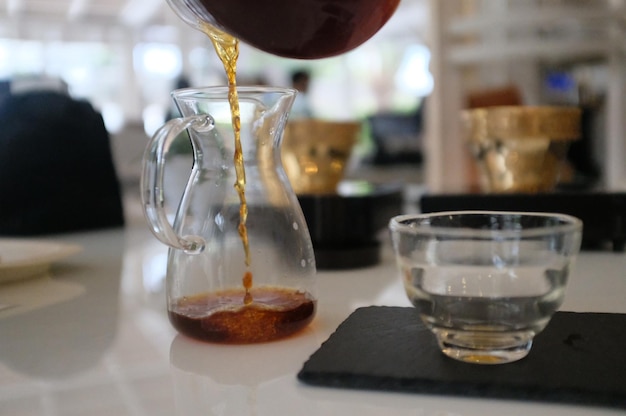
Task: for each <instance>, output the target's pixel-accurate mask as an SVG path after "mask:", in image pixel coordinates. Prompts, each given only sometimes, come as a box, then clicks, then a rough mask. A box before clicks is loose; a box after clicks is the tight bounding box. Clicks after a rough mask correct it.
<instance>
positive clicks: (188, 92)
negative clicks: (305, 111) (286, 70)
mask: <svg viewBox="0 0 626 416" xmlns="http://www.w3.org/2000/svg"><path fill="white" fill-rule="evenodd" d="M229 88H230V87H228V86H225V85H214V86H208V87H187V88H179V89H177V90H174V91H172V92H171V95H172V97H174V98H176V99H185V98H189V97H194V98H198V97H199V98H205V99H206V98H217V97H220V98H223V97H227V96H228V92H229ZM237 93H239V94H287V95H293V96H295V95H296V94H297V93H298V91H297V90H296V89H295V88H290V87H273V86H266V85H243V86H239V85H238V86H237Z"/></svg>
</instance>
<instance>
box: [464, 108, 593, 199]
mask: <svg viewBox="0 0 626 416" xmlns="http://www.w3.org/2000/svg"><path fill="white" fill-rule="evenodd" d="M580 115H581V112H580V109H579V108H576V107H557V106H555V107H549V106H536V107H533V106H503V107H485V108H477V109H472V110H465V111H463V112H462V120H463V125H464V132H465V139H466V140H467V142H468V144H469V146H470V149H471V151H472V154H473V155H474V158H475V160H476V162H477V163H478V166H479V168H480V170H481V174H482V178H481V179H482V183H481V185H482V186H483V188H484V190H485V191H486V192H491V193H505V192H527V193H537V192H549V191H552V190H554V188H555V186H556V185H557V183H558V181H559V176H560V172H561V169H562V166H563V162H564V161H565V158H566V155H567V151H568V149H569V146H570V144H571V142H572V141H573V140H577V139H578V138H579V137H580V128H581V127H580Z"/></svg>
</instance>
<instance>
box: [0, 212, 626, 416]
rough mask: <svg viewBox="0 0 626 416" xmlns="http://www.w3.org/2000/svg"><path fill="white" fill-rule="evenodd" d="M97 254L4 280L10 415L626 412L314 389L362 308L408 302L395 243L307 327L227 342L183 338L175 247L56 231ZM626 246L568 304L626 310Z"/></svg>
mask: <svg viewBox="0 0 626 416" xmlns="http://www.w3.org/2000/svg"><path fill="white" fill-rule="evenodd" d="M51 238H52V239H54V240H60V241H66V242H72V243H78V244H80V245H82V246H83V248H84V250H83V251H82V252H81V253H79V254H77V255H74V256H73V257H70V258H68V259H65V260H63V261H60V262H58V263H56V264H54V265H53V267H52V269H51V271H50V272H49V274H48V275H47V276H44V277H40V278H36V279H32V280H27V281H22V282H18V283H13V284H4V285H1V286H0V304H2V303H11V302H12V301H16V300H18V301H19V302H20V304H19V306H18V307H15V308H11V309H6V310H3V311H0V415H2V416H5V415H6V416H9V415H10V416H14V415H15V416H30V415H46V416H48V415H50V416H53V415H55V416H56V415H63V416H65V415H90V416H98V415H107V416H108V415H119V416H123V415H132V416H140V415H141V416H143V415H150V416H155V415H185V416H188V415H203V416H207V415H227V416H236V415H255V416H257V415H258V416H262V415H273V416H276V415H302V416H306V415H359V416H368V415H383V414H384V415H389V416H394V415H398V416H400V415H403V416H404V415H420V416H435V415H436V416H472V415H475V416H479V415H480V416H482V415H520V416H521V415H523V416H528V415H568V416H573V415H586V416H589V415H618V414H619V415H623V414H624V410H619V409H610V408H595V407H581V406H566V405H556V404H541V403H533V402H522V401H505V400H488V399H469V398H458V397H450V396H431V395H421V394H411V393H384V392H373V391H359V390H348V389H332V388H322V387H312V386H308V385H305V384H302V383H300V382H299V381H298V380H297V378H296V374H297V372H298V371H299V370H300V369H301V367H302V364H303V363H304V362H305V361H306V359H307V358H308V357H309V356H310V355H311V354H312V353H313V352H315V351H316V350H317V349H318V348H319V346H320V345H321V343H322V342H323V341H325V340H326V339H327V338H328V336H329V335H330V334H331V333H332V332H333V331H334V330H335V329H336V328H337V326H338V325H339V324H340V323H341V322H342V321H343V320H345V319H346V318H347V317H348V315H349V314H350V313H351V312H352V311H353V310H354V309H355V308H358V307H361V306H369V305H400V306H408V305H409V303H408V301H407V299H406V297H405V295H404V292H403V290H402V287H401V285H400V281H399V278H398V277H397V274H396V269H395V265H394V263H393V259H392V256H391V251H390V248H389V246H388V245H387V246H385V247H384V250H383V261H382V263H381V264H379V265H378V266H375V267H370V268H364V269H356V270H349V271H337V272H328V271H320V272H319V274H318V301H319V302H318V314H317V316H316V318H315V320H314V321H313V323H312V324H311V326H310V327H309V328H307V329H306V330H305V331H304V332H302V333H300V334H299V335H297V336H295V337H293V338H290V339H287V340H283V341H277V342H274V343H269V344H261V345H251V346H224V345H213V344H206V343H201V342H196V341H193V340H190V339H188V338H185V337H183V336H179V335H177V333H176V332H175V331H174V329H173V328H172V327H171V326H170V324H169V322H168V319H167V315H166V310H165V300H164V292H163V280H164V270H165V256H166V248H165V246H163V245H162V244H161V243H159V242H158V241H157V240H156V239H155V238H154V237H153V236H152V235H151V234H150V233H149V231H148V228H147V226H144V225H143V224H141V223H133V224H131V225H130V226H128V227H127V228H126V229H115V230H104V231H96V232H88V233H78V234H70V235H63V236H56V237H51ZM625 298H626V255H625V254H622V253H619V254H616V253H612V252H583V253H582V254H581V255H580V256H579V258H578V261H577V263H576V266H575V269H574V272H573V275H572V276H571V279H570V283H569V286H568V290H567V294H566V300H565V303H564V305H563V306H562V308H561V310H571V311H589V312H619V313H626V302H625V301H624V299H625Z"/></svg>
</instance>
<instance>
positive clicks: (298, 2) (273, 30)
mask: <svg viewBox="0 0 626 416" xmlns="http://www.w3.org/2000/svg"><path fill="white" fill-rule="evenodd" d="M167 2H168V3H169V5H170V6H171V7H172V9H173V10H174V11H175V12H176V14H178V15H179V16H180V17H181V18H182V19H183V20H184V21H185V22H187V23H188V24H190V25H191V26H193V27H195V28H197V29H199V30H201V31H202V32H206V26H205V25H210V26H213V27H215V28H217V29H219V30H221V31H223V32H226V33H228V34H230V35H231V36H234V37H235V38H237V39H240V40H242V41H243V42H245V43H247V44H249V45H251V46H253V47H255V48H258V49H260V50H262V51H265V52H268V53H271V54H273V55H278V56H284V57H289V58H300V59H317V58H325V57H329V56H334V55H339V54H341V53H344V52H347V51H350V50H352V49H354V48H356V47H357V46H359V45H361V44H362V43H363V42H365V41H366V40H368V39H370V38H371V37H372V36H374V34H375V33H376V32H378V30H379V29H380V28H381V27H382V26H383V25H384V24H385V23H386V22H387V21H388V20H389V18H390V17H391V16H392V15H393V13H394V11H395V10H396V8H397V7H398V4H399V3H400V0H167Z"/></svg>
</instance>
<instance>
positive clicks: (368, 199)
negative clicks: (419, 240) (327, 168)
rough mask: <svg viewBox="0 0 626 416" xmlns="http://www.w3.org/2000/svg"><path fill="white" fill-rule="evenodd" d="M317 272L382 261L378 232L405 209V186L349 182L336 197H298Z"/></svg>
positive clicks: (356, 266) (322, 195) (317, 195)
mask: <svg viewBox="0 0 626 416" xmlns="http://www.w3.org/2000/svg"><path fill="white" fill-rule="evenodd" d="M298 200H299V201H300V206H301V207H302V212H303V213H304V217H305V218H306V222H307V227H308V228H309V233H310V235H311V240H312V242H313V250H314V252H315V263H316V265H317V268H318V269H331V270H332V269H334V270H339V269H352V268H358V267H367V266H372V265H375V264H377V263H378V262H379V261H380V242H379V241H378V233H379V232H380V230H382V229H384V228H385V227H386V226H387V223H388V222H389V218H391V217H393V216H394V215H398V214H400V212H401V210H402V186H400V185H393V184H384V185H375V184H371V183H369V182H365V181H354V182H350V181H346V182H343V183H341V184H340V185H339V188H338V192H337V193H336V194H311V195H298Z"/></svg>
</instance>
